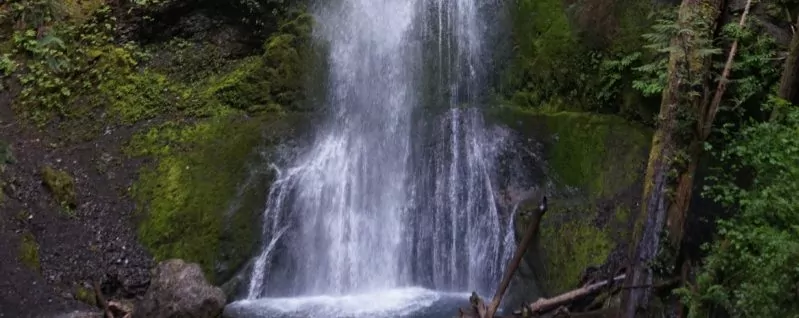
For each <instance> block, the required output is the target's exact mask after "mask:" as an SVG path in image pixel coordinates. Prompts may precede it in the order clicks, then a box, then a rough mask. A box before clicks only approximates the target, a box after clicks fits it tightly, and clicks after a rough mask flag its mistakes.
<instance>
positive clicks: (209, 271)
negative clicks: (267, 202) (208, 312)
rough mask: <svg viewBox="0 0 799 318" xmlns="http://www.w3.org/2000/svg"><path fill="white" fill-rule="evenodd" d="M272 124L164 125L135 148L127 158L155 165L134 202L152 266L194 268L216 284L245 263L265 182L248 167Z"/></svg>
mask: <svg viewBox="0 0 799 318" xmlns="http://www.w3.org/2000/svg"><path fill="white" fill-rule="evenodd" d="M270 123H271V125H270ZM274 123H275V121H274V120H266V119H262V118H249V119H247V118H244V117H242V116H233V115H231V116H227V117H219V118H212V119H210V120H207V121H204V122H200V123H196V124H191V125H178V124H166V125H163V126H161V127H157V128H153V129H152V130H150V131H148V132H146V133H143V134H141V135H139V136H137V137H136V138H135V139H134V140H133V142H132V143H131V145H130V150H131V151H132V154H133V155H136V156H149V157H152V158H154V159H155V160H156V163H155V165H154V166H151V167H148V168H145V170H143V171H142V173H141V176H140V178H139V180H138V181H137V183H136V184H135V186H134V189H133V194H134V197H135V199H136V201H137V202H139V210H140V213H141V216H142V220H141V223H140V225H139V239H140V241H141V242H142V243H143V244H144V245H145V246H146V247H148V248H149V250H150V251H151V252H152V253H153V255H154V256H155V258H156V259H157V260H166V259H170V258H181V259H184V260H186V261H189V262H196V263H198V264H200V265H201V266H202V268H203V270H204V271H205V273H206V275H208V276H209V279H211V280H212V281H217V282H220V281H223V280H225V279H227V278H229V277H230V276H231V275H232V271H235V270H236V269H237V268H238V267H239V266H241V265H242V264H243V263H244V262H245V261H246V259H247V258H248V257H249V256H250V255H251V253H252V251H253V248H254V247H255V245H256V244H257V242H258V239H259V233H260V230H259V229H260V227H259V224H260V212H262V208H263V206H262V205H263V204H264V199H265V198H264V196H265V194H266V191H265V190H264V189H265V188H266V186H267V182H268V178H269V173H268V170H267V169H264V168H260V169H254V168H253V167H252V166H250V165H249V164H248V163H250V162H251V159H258V157H257V155H258V152H257V150H258V149H259V148H258V146H259V145H260V144H261V143H262V142H263V141H264V139H263V138H264V133H263V132H264V130H265V129H266V130H269V131H270V132H274V133H276V134H277V131H278V130H279V129H277V128H275V126H276V124H274ZM261 164H264V163H263V162H262V163H261Z"/></svg>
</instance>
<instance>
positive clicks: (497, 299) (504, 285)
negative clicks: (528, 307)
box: [480, 196, 547, 318]
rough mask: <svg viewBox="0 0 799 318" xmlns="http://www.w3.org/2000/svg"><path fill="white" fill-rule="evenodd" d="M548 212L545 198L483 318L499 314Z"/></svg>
mask: <svg viewBox="0 0 799 318" xmlns="http://www.w3.org/2000/svg"><path fill="white" fill-rule="evenodd" d="M546 211H547V197H546V196H544V198H543V200H542V201H541V205H540V206H539V212H538V213H536V214H535V215H534V216H533V222H531V223H530V225H528V226H527V231H526V232H525V234H524V238H523V239H522V242H521V244H519V246H517V247H516V253H515V254H514V255H513V259H512V260H511V262H510V264H509V266H508V269H507V270H506V271H505V277H503V278H502V282H501V283H500V284H499V288H497V291H496V293H494V299H492V300H491V304H489V305H488V308H487V310H486V312H485V314H484V315H482V314H481V315H480V316H481V317H483V318H490V317H494V313H496V312H497V309H498V308H499V304H500V303H501V302H502V297H503V296H504V295H505V290H507V289H508V286H509V285H510V281H511V279H512V278H513V274H514V273H515V272H516V269H518V268H519V264H520V263H521V261H522V256H524V252H525V251H527V248H528V246H529V245H530V242H532V241H533V237H535V234H536V233H537V232H538V226H539V225H540V223H541V218H542V217H543V216H544V213H546Z"/></svg>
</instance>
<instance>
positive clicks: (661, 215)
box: [619, 0, 722, 318]
mask: <svg viewBox="0 0 799 318" xmlns="http://www.w3.org/2000/svg"><path fill="white" fill-rule="evenodd" d="M721 3H722V1H721V0H683V1H682V4H681V5H680V9H679V15H678V24H679V26H680V28H681V29H685V28H694V27H695V26H696V25H704V26H706V29H703V30H694V32H693V33H691V34H688V33H680V34H678V35H677V36H675V37H674V38H673V39H672V41H671V46H672V47H676V48H677V50H673V51H672V53H671V54H670V56H669V67H668V74H669V75H668V79H667V84H666V88H665V89H664V91H663V97H662V100H661V106H660V114H659V118H658V127H657V129H656V130H655V133H654V136H653V140H652V148H651V150H650V154H649V163H648V165H647V170H646V176H645V179H644V193H643V197H642V201H643V202H642V209H643V210H642V211H641V214H640V217H639V222H638V223H639V224H641V225H639V228H637V229H636V231H635V233H636V237H635V238H634V239H635V240H636V241H637V244H636V246H635V249H634V250H633V251H632V254H631V258H630V259H631V264H630V265H631V267H630V269H629V271H628V273H629V275H627V281H626V283H625V285H628V286H651V285H652V282H653V278H654V277H653V273H652V270H651V268H649V264H650V262H651V261H652V260H654V259H655V257H657V255H658V252H659V251H660V247H661V240H660V233H661V230H663V229H664V228H665V227H664V223H665V222H666V220H667V218H668V219H669V220H670V223H672V226H670V228H672V227H673V228H675V230H676V231H677V234H678V233H681V232H682V228H681V224H682V223H683V220H684V218H685V211H687V208H688V203H689V201H690V196H691V188H692V186H693V175H694V172H695V170H696V163H695V162H694V161H695V160H691V161H692V163H691V164H689V165H688V166H687V167H685V168H683V169H680V170H683V173H682V174H681V176H680V178H679V179H678V183H681V185H678V187H677V188H676V189H672V185H671V184H669V183H670V182H669V177H668V175H669V173H670V171H671V170H672V169H673V168H677V164H678V162H676V160H675V157H676V156H677V154H678V152H679V150H680V149H684V148H685V146H683V145H682V143H684V141H682V140H680V137H679V132H678V131H677V129H678V123H679V120H680V118H679V114H680V112H681V111H688V112H695V114H697V115H699V114H702V111H703V110H704V106H705V105H706V104H707V101H709V96H708V95H709V92H710V89H709V81H708V80H707V70H708V69H709V66H710V61H709V59H708V58H706V57H702V56H701V55H700V54H699V52H696V51H694V50H693V46H694V44H695V43H696V38H695V37H697V36H698V37H701V36H706V37H708V38H710V37H712V34H713V31H714V30H715V21H716V20H717V18H718V16H719V13H720V7H721ZM697 21H699V22H704V23H703V24H702V23H700V24H697V23H696V22H697ZM692 35H693V36H692ZM688 76H693V78H694V79H699V81H700V82H701V83H703V84H704V85H703V87H702V89H703V91H702V92H696V91H694V93H699V94H698V95H699V96H696V94H691V93H692V90H695V88H693V87H692V85H691V84H692V83H693V82H692V81H691V80H690V79H691V78H689V77H688ZM694 82H695V81H694ZM697 135H698V132H697ZM695 137H699V136H695ZM694 142H696V140H695V141H694ZM694 142H691V144H690V146H689V149H688V150H689V152H694V150H693V149H696V146H695V145H694ZM698 145H700V146H701V144H698ZM698 149H699V150H698V151H701V147H699V148H698ZM694 155H695V154H693V153H691V154H690V157H694ZM697 158H698V157H697ZM671 190H676V192H675V193H674V194H675V197H674V198H675V199H674V200H672V198H671V197H670V195H669V193H670V192H671ZM669 216H671V217H669ZM641 227H642V228H641ZM678 227H679V229H676V228H678ZM670 237H671V236H670ZM675 239H676V237H675ZM651 298H652V290H651V289H650V288H635V289H627V290H625V291H624V293H623V295H622V308H621V310H620V311H619V314H620V317H626V318H633V317H636V316H638V313H639V311H640V310H646V308H649V304H650V301H651Z"/></svg>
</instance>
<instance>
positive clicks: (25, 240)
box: [18, 232, 41, 272]
mask: <svg viewBox="0 0 799 318" xmlns="http://www.w3.org/2000/svg"><path fill="white" fill-rule="evenodd" d="M18 255H19V261H20V262H21V263H22V264H23V265H25V266H26V267H27V268H28V269H30V270H32V271H35V272H39V271H41V264H40V263H39V243H38V242H36V237H35V236H33V234H32V233H30V232H25V233H24V234H23V235H22V238H21V239H20V243H19V251H18Z"/></svg>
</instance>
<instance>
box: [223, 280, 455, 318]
mask: <svg viewBox="0 0 799 318" xmlns="http://www.w3.org/2000/svg"><path fill="white" fill-rule="evenodd" d="M469 295H470V294H469V293H447V292H438V291H433V290H429V289H424V288H413V287H412V288H401V289H391V290H384V291H378V292H372V293H364V294H356V295H345V296H324V295H323V296H307V297H293V298H262V299H256V300H242V301H237V302H234V303H232V304H230V305H228V306H227V307H226V308H225V312H224V317H226V318H250V317H253V318H256V317H257V318H294V317H337V318H345V317H346V318H356V317H375V318H379V317H407V318H434V317H435V318H437V317H452V316H453V315H454V314H456V313H457V310H458V308H460V307H468V306H469Z"/></svg>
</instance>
